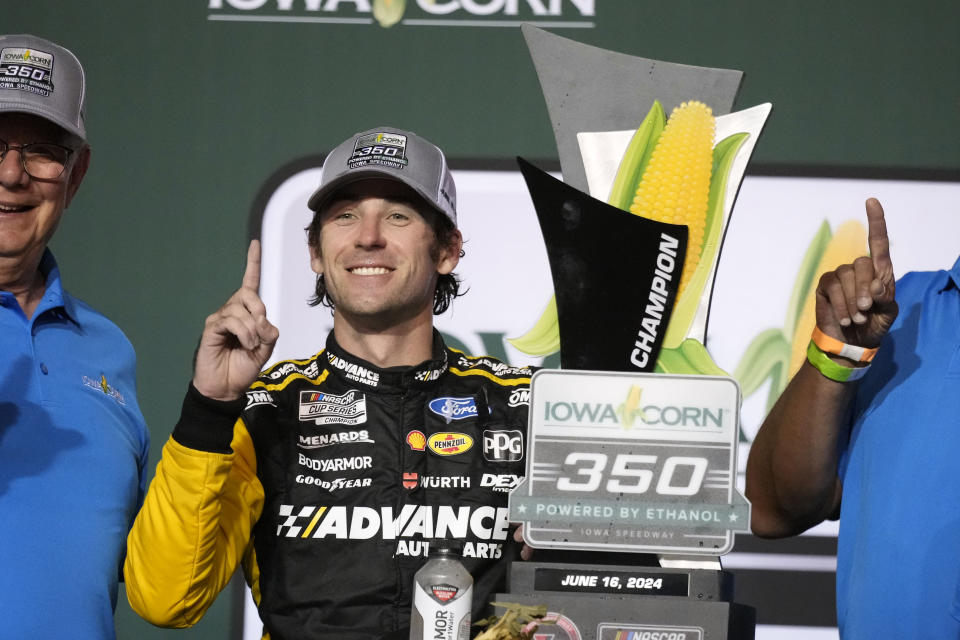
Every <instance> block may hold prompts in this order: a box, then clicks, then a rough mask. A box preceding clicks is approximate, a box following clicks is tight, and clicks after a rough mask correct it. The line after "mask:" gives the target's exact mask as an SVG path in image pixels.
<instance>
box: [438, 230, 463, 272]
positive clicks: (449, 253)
mask: <svg viewBox="0 0 960 640" xmlns="http://www.w3.org/2000/svg"><path fill="white" fill-rule="evenodd" d="M462 249H463V234H461V233H460V230H459V229H454V231H453V233H452V234H450V242H449V243H447V245H446V246H444V247H443V249H442V250H441V252H440V259H439V260H438V261H437V273H439V274H440V275H447V274H448V273H452V272H453V270H454V269H456V268H457V264H459V262H460V251H461V250H462Z"/></svg>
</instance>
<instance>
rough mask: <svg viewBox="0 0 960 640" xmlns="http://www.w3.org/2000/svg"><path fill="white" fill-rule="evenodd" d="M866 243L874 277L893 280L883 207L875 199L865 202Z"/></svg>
mask: <svg viewBox="0 0 960 640" xmlns="http://www.w3.org/2000/svg"><path fill="white" fill-rule="evenodd" d="M867 225H868V231H867V242H868V243H869V245H870V257H871V258H873V268H874V272H875V273H876V277H877V278H878V279H880V280H882V281H886V280H888V279H892V278H893V263H892V262H891V261H890V240H889V239H888V238H887V221H886V220H885V219H884V217H883V207H882V206H880V201H879V200H877V199H876V198H870V199H868V200H867Z"/></svg>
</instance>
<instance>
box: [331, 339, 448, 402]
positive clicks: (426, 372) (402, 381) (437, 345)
mask: <svg viewBox="0 0 960 640" xmlns="http://www.w3.org/2000/svg"><path fill="white" fill-rule="evenodd" d="M321 358H323V359H325V360H326V364H327V365H328V368H329V369H330V371H331V372H333V373H334V374H335V375H337V376H340V377H342V378H345V379H347V380H349V381H351V382H353V383H354V384H355V385H356V386H357V387H359V388H361V389H362V388H367V389H370V390H378V391H402V390H404V389H408V388H410V387H418V386H424V385H429V384H431V383H434V382H436V381H437V380H438V379H439V378H440V376H441V374H443V373H444V372H445V371H446V370H447V369H448V367H449V361H448V358H447V348H446V345H445V344H444V342H443V338H441V337H440V332H439V331H437V330H436V329H434V331H433V358H432V359H430V360H426V361H424V362H421V363H420V364H418V365H416V366H412V367H390V368H388V369H381V368H380V367H377V366H375V365H373V364H371V363H369V362H367V361H366V360H363V359H362V358H358V357H357V356H355V355H353V354H351V353H348V352H347V351H346V350H344V349H343V347H341V346H340V345H339V344H338V343H337V340H336V338H334V336H333V332H332V331H331V332H330V335H329V336H328V337H327V348H326V351H325V353H323V354H322V355H321Z"/></svg>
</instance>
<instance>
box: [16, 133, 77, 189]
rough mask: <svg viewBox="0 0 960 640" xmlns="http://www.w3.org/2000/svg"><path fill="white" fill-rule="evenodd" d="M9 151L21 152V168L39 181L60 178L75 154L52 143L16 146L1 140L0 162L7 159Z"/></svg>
mask: <svg viewBox="0 0 960 640" xmlns="http://www.w3.org/2000/svg"><path fill="white" fill-rule="evenodd" d="M8 151H19V152H20V166H21V167H23V170H24V171H26V172H27V175H28V176H30V177H31V178H35V179H37V180H56V179H57V178H59V177H60V175H61V174H62V173H63V168H64V167H65V166H66V165H67V161H68V160H69V159H70V155H71V154H72V153H73V149H71V148H69V147H64V146H63V145H59V144H53V143H52V142H33V143H31V144H20V145H16V144H10V143H8V142H7V141H6V140H0V162H3V160H4V158H6V157H7V152H8Z"/></svg>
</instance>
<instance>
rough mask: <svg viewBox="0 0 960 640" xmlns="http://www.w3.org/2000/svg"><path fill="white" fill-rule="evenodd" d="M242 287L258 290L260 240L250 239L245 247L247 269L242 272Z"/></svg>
mask: <svg viewBox="0 0 960 640" xmlns="http://www.w3.org/2000/svg"><path fill="white" fill-rule="evenodd" d="M241 287H242V288H244V289H252V290H253V291H259V289H260V241H259V240H251V241H250V248H249V249H247V269H246V271H244V272H243V284H242V285H241Z"/></svg>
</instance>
